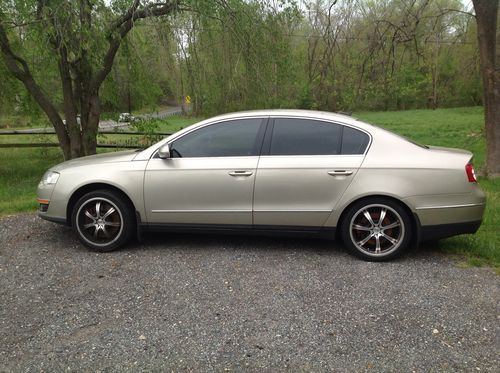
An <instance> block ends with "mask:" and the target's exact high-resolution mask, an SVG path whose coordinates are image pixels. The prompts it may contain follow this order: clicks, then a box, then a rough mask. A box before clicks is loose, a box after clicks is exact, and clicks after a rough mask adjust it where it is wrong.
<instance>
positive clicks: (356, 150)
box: [342, 126, 370, 154]
mask: <svg viewBox="0 0 500 373" xmlns="http://www.w3.org/2000/svg"><path fill="white" fill-rule="evenodd" d="M369 142H370V137H369V136H368V135H367V134H366V133H364V132H361V131H358V130H356V129H354V128H351V127H345V126H344V133H343V135H342V154H364V152H365V150H366V147H367V146H368V143H369Z"/></svg>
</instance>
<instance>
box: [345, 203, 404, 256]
mask: <svg viewBox="0 0 500 373" xmlns="http://www.w3.org/2000/svg"><path fill="white" fill-rule="evenodd" d="M341 233H342V239H343V241H344V244H345V245H346V247H347V248H348V250H349V251H350V252H351V253H353V254H354V255H356V256H358V257H360V258H362V259H365V260H371V261H383V260H389V259H392V258H394V257H396V256H398V255H400V254H401V252H403V251H404V250H405V249H406V248H407V247H408V246H409V244H410V240H411V234H412V231H411V220H410V216H409V215H408V213H407V212H406V210H405V209H404V208H403V207H401V205H399V204H398V203H397V202H395V201H392V200H389V199H384V198H370V199H365V200H362V201H359V202H357V203H355V204H354V205H353V206H351V207H350V208H349V210H348V211H347V214H346V216H345V217H344V219H343V222H342V226H341Z"/></svg>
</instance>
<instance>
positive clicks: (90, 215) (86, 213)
mask: <svg viewBox="0 0 500 373" xmlns="http://www.w3.org/2000/svg"><path fill="white" fill-rule="evenodd" d="M85 215H86V216H87V217H89V218H90V219H92V220H95V217H94V216H92V214H91V213H90V212H88V211H87V210H85Z"/></svg>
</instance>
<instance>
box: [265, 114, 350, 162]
mask: <svg viewBox="0 0 500 373" xmlns="http://www.w3.org/2000/svg"><path fill="white" fill-rule="evenodd" d="M341 143H342V126H340V125H338V124H335V123H329V122H322V121H317V120H311V119H299V118H278V119H275V120H274V130H273V135H272V139H271V147H270V155H332V154H333V155H335V154H340V148H341Z"/></svg>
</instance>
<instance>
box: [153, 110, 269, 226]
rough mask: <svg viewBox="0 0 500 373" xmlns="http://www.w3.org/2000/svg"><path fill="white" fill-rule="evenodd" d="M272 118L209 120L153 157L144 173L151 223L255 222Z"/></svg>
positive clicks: (221, 223)
mask: <svg viewBox="0 0 500 373" xmlns="http://www.w3.org/2000/svg"><path fill="white" fill-rule="evenodd" d="M266 122H267V118H245V119H237V120H228V121H223V122H217V123H214V124H210V125H207V126H204V127H201V128H199V129H196V130H194V131H192V132H189V133H187V134H185V135H183V136H182V137H180V138H178V139H175V140H174V141H173V142H172V143H171V144H170V152H171V157H170V158H168V159H161V158H158V157H155V156H154V157H153V158H151V160H150V161H149V162H148V165H147V167H146V174H145V178H144V200H145V207H146V213H147V219H148V223H152V224H162V223H170V224H218V225H240V224H241V225H251V224H252V202H253V188H254V183H255V176H256V171H257V163H258V159H259V152H260V148H261V144H262V138H263V136H264V132H265V126H266Z"/></svg>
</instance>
